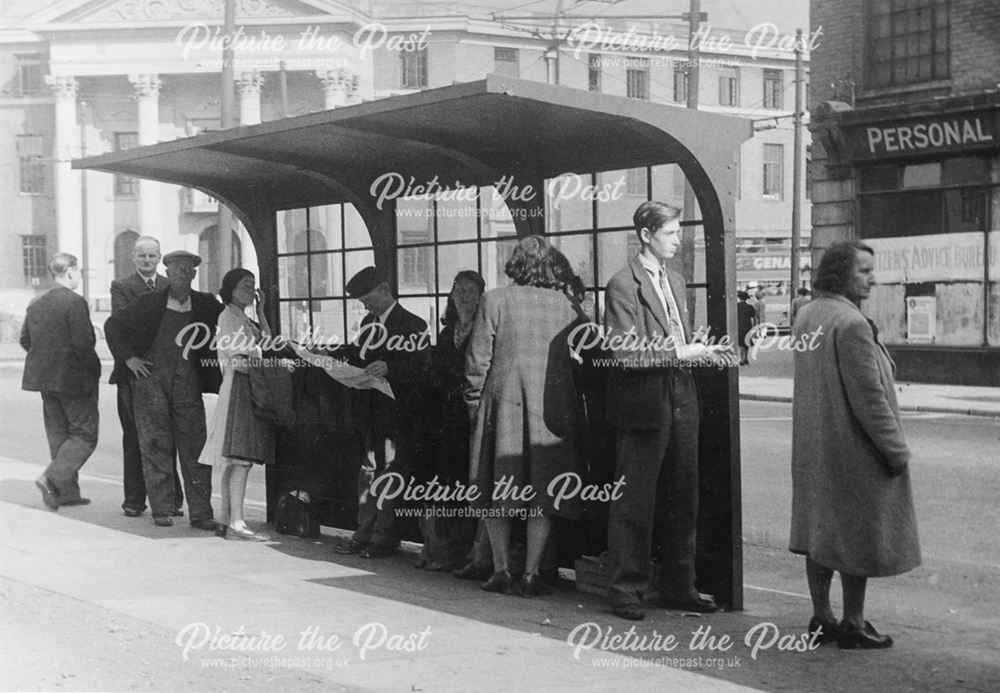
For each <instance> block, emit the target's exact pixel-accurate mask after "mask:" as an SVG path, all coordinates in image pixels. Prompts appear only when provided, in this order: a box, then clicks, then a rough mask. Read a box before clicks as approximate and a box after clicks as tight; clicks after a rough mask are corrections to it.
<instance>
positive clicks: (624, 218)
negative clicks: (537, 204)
mask: <svg viewBox="0 0 1000 693" xmlns="http://www.w3.org/2000/svg"><path fill="white" fill-rule="evenodd" d="M684 185H685V181H684V176H683V174H682V172H681V171H680V168H679V167H678V166H676V165H663V166H654V167H644V168H637V169H630V170H620V171H602V172H590V173H585V174H571V175H567V176H560V177H559V178H557V179H549V180H546V181H545V183H544V191H545V203H544V209H545V212H546V229H547V232H548V234H549V236H550V240H551V241H552V243H553V245H554V246H556V247H557V248H560V249H561V250H562V251H563V252H564V253H565V254H566V256H567V258H568V259H569V260H570V262H571V264H572V265H573V267H574V270H575V271H576V272H577V273H578V274H579V275H580V277H581V279H583V281H584V284H585V287H586V289H587V299H586V301H585V304H586V309H587V311H588V313H589V314H591V317H592V318H594V319H595V320H600V318H601V317H602V315H601V311H600V308H599V306H601V305H602V304H603V296H602V294H603V289H604V286H605V285H606V284H607V281H608V280H609V279H610V277H611V275H612V274H613V273H614V272H616V271H617V270H618V269H620V268H621V267H623V266H624V265H625V264H626V263H627V262H628V259H629V258H630V257H632V256H633V255H634V254H635V252H637V251H638V248H639V242H638V238H637V236H636V234H635V231H634V230H633V228H632V218H631V217H632V214H633V213H634V211H635V208H636V207H638V205H639V204H640V203H641V202H643V201H644V200H646V199H657V200H660V201H663V202H667V203H668V204H673V205H675V206H681V205H682V204H683V200H684ZM395 204H396V227H397V238H396V241H397V263H396V264H397V266H396V272H397V282H398V293H399V297H400V302H401V304H402V305H404V306H405V307H411V306H412V310H414V312H416V313H417V314H418V315H420V316H421V317H423V318H424V319H425V320H427V322H428V325H429V326H430V327H431V332H432V333H436V331H437V327H438V326H439V324H440V323H439V321H440V317H441V316H442V315H443V310H444V306H445V303H446V300H447V295H448V292H449V291H450V289H451V284H452V282H453V280H454V277H455V275H456V274H457V273H458V272H459V271H461V270H464V269H472V270H476V271H478V272H479V273H480V274H482V275H483V278H484V279H485V281H486V288H487V289H493V288H497V287H500V286H506V285H508V284H509V283H510V279H509V277H507V275H506V273H505V272H504V266H505V264H506V262H507V260H508V259H509V258H510V254H511V253H512V252H513V249H514V246H515V245H516V243H517V236H516V230H515V225H514V221H513V218H512V216H511V213H510V210H509V208H508V207H507V205H506V203H505V201H504V199H503V198H502V197H501V196H500V194H498V193H497V191H496V189H495V188H493V187H492V186H483V187H480V188H479V189H478V190H476V189H463V190H460V191H448V192H446V193H445V194H443V195H439V196H437V198H436V199H425V198H400V199H397V200H395ZM515 211H517V212H518V213H531V210H530V209H523V210H515ZM699 215H700V211H699V210H698V209H697V205H695V211H694V215H693V216H694V219H692V220H691V221H686V222H684V226H685V228H686V231H687V234H688V235H689V236H690V234H691V233H693V234H694V242H693V248H694V253H695V255H694V259H693V273H691V272H689V274H691V276H688V277H687V279H688V281H689V283H692V282H693V283H696V284H697V283H703V282H704V276H705V275H704V261H705V257H704V243H703V241H702V240H701V236H702V233H703V232H702V227H701V224H700V220H699V218H698V217H699ZM276 222H277V232H278V256H279V257H278V274H279V289H280V297H281V301H282V309H281V311H280V314H281V319H282V328H283V329H284V330H286V331H288V332H290V333H291V335H292V336H293V337H298V336H302V335H305V334H308V333H310V331H311V332H312V333H313V336H314V337H316V334H315V333H316V331H317V329H319V330H320V331H322V332H323V333H325V334H327V336H328V337H336V338H338V339H344V338H346V339H350V338H352V337H353V335H354V334H355V333H356V332H357V330H358V328H359V326H360V321H361V319H362V318H363V317H364V309H363V307H362V306H361V304H360V303H359V302H357V301H354V300H352V299H350V298H348V297H347V296H346V295H344V288H343V285H344V282H345V281H346V280H347V279H348V278H349V277H351V276H353V275H354V274H355V273H356V272H358V271H359V270H361V269H362V268H363V267H365V266H368V265H371V264H374V252H373V250H372V248H371V241H370V239H369V237H368V231H367V228H366V227H365V224H364V222H363V219H362V218H361V216H360V214H358V212H357V211H356V210H355V209H354V208H353V206H351V205H340V204H337V205H327V206H323V207H315V208H310V209H294V210H281V211H279V212H278V213H277V219H276ZM570 232H572V233H570ZM345 248H346V249H348V250H346V251H345V250H344V249H345ZM676 266H677V267H678V269H681V267H682V266H683V265H682V264H681V263H678V264H677V265H676ZM693 288H694V287H692V289H693ZM703 303H704V302H703V301H702V302H698V301H695V302H692V304H691V305H692V310H694V309H695V308H698V310H700V311H701V312H702V313H703V312H704V305H703ZM699 306H700V307H699ZM696 313H697V311H696ZM286 324H287V326H286Z"/></svg>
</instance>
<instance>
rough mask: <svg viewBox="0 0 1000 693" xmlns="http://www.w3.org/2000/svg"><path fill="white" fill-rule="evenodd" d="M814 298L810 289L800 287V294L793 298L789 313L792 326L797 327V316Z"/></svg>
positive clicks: (789, 322)
mask: <svg viewBox="0 0 1000 693" xmlns="http://www.w3.org/2000/svg"><path fill="white" fill-rule="evenodd" d="M810 300H812V292H811V291H809V289H799V290H798V295H797V296H796V297H795V298H793V299H792V306H791V312H790V313H789V315H788V324H789V326H791V327H795V317H796V316H797V315H798V314H799V311H800V310H802V306H804V305H805V304H807V303H809V301H810Z"/></svg>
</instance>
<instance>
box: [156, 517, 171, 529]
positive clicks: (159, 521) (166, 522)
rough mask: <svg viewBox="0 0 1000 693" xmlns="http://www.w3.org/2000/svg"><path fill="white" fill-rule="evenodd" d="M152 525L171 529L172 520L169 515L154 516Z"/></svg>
mask: <svg viewBox="0 0 1000 693" xmlns="http://www.w3.org/2000/svg"><path fill="white" fill-rule="evenodd" d="M153 524H154V525H156V526H157V527H173V526H174V518H172V517H170V515H156V516H154V517H153Z"/></svg>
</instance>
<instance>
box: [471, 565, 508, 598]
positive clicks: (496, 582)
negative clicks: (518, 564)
mask: <svg viewBox="0 0 1000 693" xmlns="http://www.w3.org/2000/svg"><path fill="white" fill-rule="evenodd" d="M479 589H481V590H482V591H483V592H496V593H498V594H513V592H514V580H513V579H512V578H511V577H510V573H509V572H508V571H506V570H498V571H497V572H495V573H493V575H491V576H490V579H489V580H487V581H486V582H484V583H483V584H481V585H480V586H479Z"/></svg>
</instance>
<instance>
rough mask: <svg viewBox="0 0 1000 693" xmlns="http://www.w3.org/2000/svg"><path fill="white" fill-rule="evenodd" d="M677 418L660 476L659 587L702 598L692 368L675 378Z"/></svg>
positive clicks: (672, 595)
mask: <svg viewBox="0 0 1000 693" xmlns="http://www.w3.org/2000/svg"><path fill="white" fill-rule="evenodd" d="M670 382H671V389H672V398H671V399H672V403H673V421H672V423H671V426H670V438H669V441H668V443H667V449H666V455H665V459H664V461H663V467H662V469H661V471H660V477H659V480H658V486H659V492H658V498H659V504H660V505H661V510H662V511H663V512H661V513H660V516H659V517H660V518H661V521H662V524H661V526H660V527H658V532H657V533H658V536H659V538H660V541H661V546H662V549H661V555H660V568H661V574H660V578H661V579H660V583H661V584H660V592H661V595H662V596H663V597H664V598H665V599H674V600H683V599H686V598H687V597H697V596H698V590H697V589H696V588H695V586H694V584H695V552H696V541H695V540H696V528H697V522H698V419H699V415H700V413H699V407H698V395H697V391H696V390H695V385H694V379H693V377H692V376H691V374H690V373H684V372H681V373H677V374H676V375H675V376H674V377H672V378H671V381H670Z"/></svg>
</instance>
